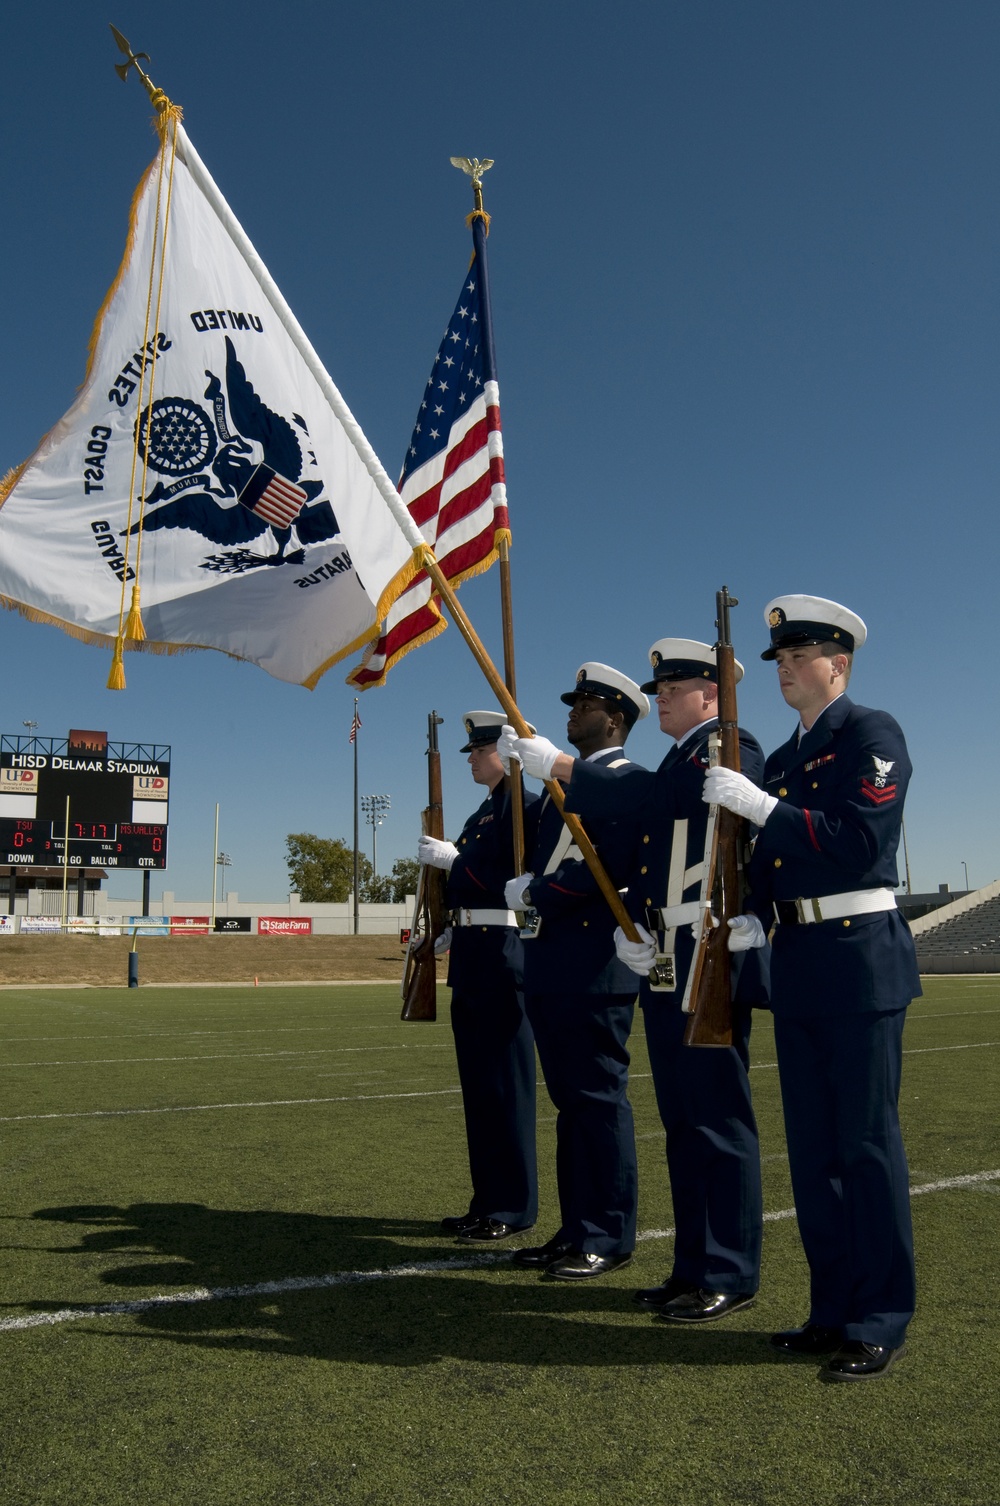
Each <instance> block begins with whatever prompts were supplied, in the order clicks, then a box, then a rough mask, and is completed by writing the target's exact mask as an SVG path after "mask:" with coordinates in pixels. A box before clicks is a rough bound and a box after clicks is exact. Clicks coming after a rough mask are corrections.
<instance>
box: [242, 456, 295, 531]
mask: <svg viewBox="0 0 1000 1506" xmlns="http://www.w3.org/2000/svg"><path fill="white" fill-rule="evenodd" d="M308 495H309V493H308V492H307V491H305V489H304V488H303V487H301V486H296V484H295V482H294V481H289V480H288V477H287V476H279V475H278V472H277V471H274V470H272V469H271V467H270V466H269V465H264V464H263V463H261V464H260V465H259V466H258V467H257V469H256V470H255V471H254V473H253V475H252V476H251V477H250V480H249V481H248V482H247V484H246V486H245V487H244V488H243V490H242V491H241V492H240V495H239V500H240V502H242V504H243V506H244V507H247V508H249V509H250V511H251V512H255V513H256V514H257V516H258V517H259V518H263V519H264V521H265V523H270V524H271V525H272V526H273V527H274V528H290V527H291V526H292V524H293V523H294V521H295V519H296V518H297V517H298V515H299V513H300V512H301V511H302V504H303V502H304V501H305V500H306V498H307V497H308Z"/></svg>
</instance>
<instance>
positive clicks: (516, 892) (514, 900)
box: [503, 873, 535, 910]
mask: <svg viewBox="0 0 1000 1506" xmlns="http://www.w3.org/2000/svg"><path fill="white" fill-rule="evenodd" d="M534 876H535V875H534V874H533V873H519V874H518V875H517V878H512V879H508V880H507V883H506V884H505V885H504V891H503V902H504V904H505V905H506V906H507V909H508V910H524V909H526V908H527V906H528V905H529V904H530V903H531V901H530V900H529V898H528V885H529V884H530V883H531V880H532V879H533V878H534Z"/></svg>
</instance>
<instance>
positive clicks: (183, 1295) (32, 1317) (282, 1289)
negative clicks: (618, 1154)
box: [0, 1169, 1000, 1333]
mask: <svg viewBox="0 0 1000 1506" xmlns="http://www.w3.org/2000/svg"><path fill="white" fill-rule="evenodd" d="M996 1181H1000V1169H998V1170H996V1171H974V1172H969V1173H968V1174H967V1175H965V1176H958V1177H942V1178H941V1179H940V1180H939V1181H936V1182H924V1183H923V1184H922V1185H921V1186H919V1187H911V1188H910V1196H911V1197H919V1196H920V1195H921V1194H922V1193H929V1192H948V1191H953V1190H955V1189H958V1188H964V1187H974V1186H976V1185H977V1184H981V1183H983V1182H996ZM794 1217H795V1209H794V1208H781V1209H779V1210H778V1211H777V1212H775V1213H765V1214H764V1222H765V1223H778V1222H779V1221H781V1220H783V1219H789V1218H794ZM673 1233H674V1231H673V1229H647V1230H645V1231H644V1232H643V1233H642V1234H640V1235H639V1236H638V1238H639V1240H640V1241H645V1240H650V1239H670V1238H671V1237H672V1235H673ZM505 1259H506V1255H505V1254H500V1253H498V1254H493V1253H492V1252H491V1253H489V1254H482V1255H472V1256H469V1257H468V1258H466V1259H463V1260H422V1261H414V1262H411V1263H410V1264H408V1265H394V1266H386V1267H384V1268H382V1269H380V1270H374V1271H335V1272H333V1273H332V1274H330V1275H326V1276H286V1277H284V1278H283V1279H282V1280H280V1281H258V1282H255V1283H254V1284H253V1285H249V1286H217V1287H206V1286H199V1287H193V1288H189V1289H188V1290H187V1291H183V1292H170V1293H166V1294H164V1295H162V1296H156V1297H141V1298H139V1299H138V1300H137V1301H135V1302H103V1303H95V1304H94V1305H93V1306H90V1307H62V1308H59V1309H57V1310H56V1311H55V1312H44V1313H27V1314H25V1315H24V1316H23V1317H19V1318H0V1333H19V1332H22V1331H23V1330H24V1329H26V1328H45V1327H51V1326H52V1325H54V1324H58V1323H73V1322H76V1321H78V1320H79V1319H81V1318H127V1317H131V1316H132V1315H133V1314H134V1313H145V1312H153V1311H156V1310H157V1309H162V1308H166V1307H190V1306H193V1305H195V1304H198V1303H203V1302H232V1301H239V1300H241V1299H245V1298H247V1297H279V1296H282V1295H284V1294H285V1293H286V1292H315V1291H322V1290H324V1289H326V1288H329V1287H336V1286H357V1285H360V1284H362V1283H364V1282H371V1281H392V1280H396V1279H397V1278H399V1277H401V1276H442V1275H447V1274H448V1273H449V1272H450V1271H468V1270H474V1269H476V1268H481V1267H483V1266H491V1265H496V1264H498V1263H499V1262H501V1261H503V1260H505Z"/></svg>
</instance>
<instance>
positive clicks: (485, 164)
mask: <svg viewBox="0 0 1000 1506" xmlns="http://www.w3.org/2000/svg"><path fill="white" fill-rule="evenodd" d="M449 160H450V162H451V165H452V167H457V168H458V169H459V171H460V172H463V173H467V174H468V176H469V177H470V178H471V179H472V193H473V197H474V200H475V210H474V213H476V214H482V213H483V173H488V172H489V170H490V168H491V167H492V166H493V158H492V157H483V158H482V159H480V158H479V157H451V158H450V159H449Z"/></svg>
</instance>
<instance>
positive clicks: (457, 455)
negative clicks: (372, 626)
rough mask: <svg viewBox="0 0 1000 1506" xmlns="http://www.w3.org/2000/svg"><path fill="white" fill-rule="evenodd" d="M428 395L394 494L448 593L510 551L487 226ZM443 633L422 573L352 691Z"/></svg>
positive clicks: (352, 680)
mask: <svg viewBox="0 0 1000 1506" xmlns="http://www.w3.org/2000/svg"><path fill="white" fill-rule="evenodd" d="M472 237H473V247H474V252H473V258H472V265H471V267H470V268H469V271H468V273H467V274H466V276H465V279H464V281H463V283H462V291H461V293H460V294H459V299H458V303H457V304H456V305H455V312H454V313H453V314H452V316H451V319H450V321H449V323H448V328H447V329H446V330H445V333H444V339H443V340H442V341H441V348H440V349H439V351H438V353H437V355H436V356H435V358H434V365H433V367H432V368H431V374H430V377H429V378H428V381H427V386H426V387H425V389H424V396H423V400H422V401H421V404H420V411H419V412H418V414H417V422H416V424H415V426H414V429H413V434H412V436H411V439H410V445H409V449H408V450H407V453H406V460H405V463H404V465H403V472H402V476H401V477H400V481H399V486H398V490H399V493H400V496H401V497H402V499H403V501H404V502H405V503H406V506H407V508H408V510H409V513H410V516H411V517H412V519H413V521H414V522H415V523H416V525H417V527H418V528H419V529H420V531H421V533H422V534H423V536H424V538H425V539H426V541H427V543H428V544H430V546H431V547H432V549H433V550H434V553H435V555H436V557H437V560H438V563H439V565H440V566H441V569H442V570H443V571H444V573H445V575H446V576H447V577H448V580H449V581H450V582H451V584H452V585H458V584H460V582H462V581H463V580H467V579H468V577H469V576H470V575H478V574H479V573H480V572H481V571H483V570H487V569H489V567H490V565H492V564H493V563H494V562H495V561H496V559H497V549H498V546H499V544H500V541H501V539H502V538H504V537H506V538H507V539H508V541H509V539H510V531H509V523H508V517H507V490H506V487H505V485H504V468H503V437H502V435H501V432H500V390H499V387H498V386H497V376H496V359H495V356H494V351H493V330H492V325H491V320H490V313H489V307H490V306H489V285H488V275H487V266H486V224H485V219H484V217H483V216H475V217H474V218H473V222H472ZM444 626H445V622H444V618H443V617H442V615H441V607H440V602H439V601H438V599H437V597H435V595H434V594H433V591H432V588H431V582H430V580H429V579H428V578H427V576H426V574H424V572H423V571H421V572H420V573H419V574H417V575H416V576H415V577H414V579H413V580H412V582H411V583H410V585H409V586H408V587H407V588H406V590H405V591H404V592H403V593H402V594H401V595H400V596H399V597H398V598H397V599H396V601H395V602H394V604H393V606H392V607H391V609H390V611H389V613H388V615H387V617H386V619H385V621H384V622H383V623H382V626H381V632H380V636H379V637H378V639H377V640H376V641H375V642H374V643H372V644H370V645H369V647H368V649H367V650H366V652H365V656H364V659H363V661H362V663H361V664H360V665H359V666H358V668H357V669H355V670H354V671H353V672H352V673H351V674H350V675H349V676H348V684H351V685H357V686H359V687H360V688H361V689H362V690H368V689H370V688H371V687H372V686H373V685H382V684H384V682H385V677H386V674H387V673H388V671H389V670H390V669H391V668H392V666H393V664H395V663H396V661H397V660H398V659H401V658H402V656H403V655H404V654H406V653H409V651H410V649H411V648H416V647H417V645H418V644H421V643H426V642H427V640H428V639H430V638H433V637H435V636H436V634H438V633H440V632H441V631H442V630H443V628H444Z"/></svg>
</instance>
